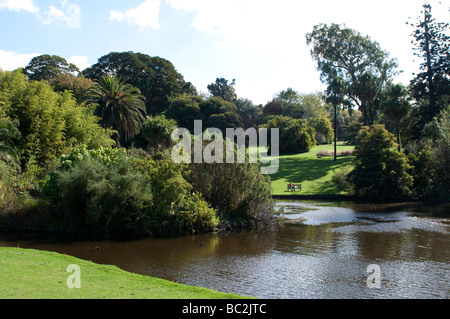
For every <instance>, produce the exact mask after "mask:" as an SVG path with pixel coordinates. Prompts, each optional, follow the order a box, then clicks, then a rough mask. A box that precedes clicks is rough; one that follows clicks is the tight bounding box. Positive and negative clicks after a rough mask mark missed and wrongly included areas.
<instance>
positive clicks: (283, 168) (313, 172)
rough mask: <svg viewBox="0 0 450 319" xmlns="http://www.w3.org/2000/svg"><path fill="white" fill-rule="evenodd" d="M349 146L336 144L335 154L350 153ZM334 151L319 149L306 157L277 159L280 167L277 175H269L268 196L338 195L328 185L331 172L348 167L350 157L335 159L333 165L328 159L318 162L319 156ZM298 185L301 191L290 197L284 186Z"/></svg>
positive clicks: (315, 149) (327, 157)
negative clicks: (270, 182)
mask: <svg viewBox="0 0 450 319" xmlns="http://www.w3.org/2000/svg"><path fill="white" fill-rule="evenodd" d="M353 149H354V147H353V146H348V145H345V144H343V143H339V144H338V153H339V152H343V151H348V150H353ZM330 151H334V145H321V146H317V147H315V148H313V149H312V150H311V151H310V152H308V153H303V154H292V155H282V156H280V167H279V170H278V173H277V174H274V175H271V179H272V188H273V190H272V195H292V194H298V195H336V194H340V191H339V190H338V189H337V188H336V186H335V185H334V184H333V183H332V181H331V178H332V177H333V171H335V170H337V169H339V168H340V167H342V166H344V165H350V164H352V161H353V157H351V156H346V157H338V160H337V161H334V158H333V157H332V156H325V157H322V158H318V156H317V154H318V153H319V152H330ZM289 182H292V183H294V184H301V185H302V191H301V192H296V193H292V192H289V191H288V189H287V184H289Z"/></svg>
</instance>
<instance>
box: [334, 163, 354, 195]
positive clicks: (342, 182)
mask: <svg viewBox="0 0 450 319" xmlns="http://www.w3.org/2000/svg"><path fill="white" fill-rule="evenodd" d="M352 170H353V167H352V166H350V165H346V166H343V167H341V168H340V169H339V170H336V171H334V172H333V176H332V178H331V181H332V182H333V184H334V185H336V187H337V188H338V190H339V191H341V192H344V193H346V194H351V193H352V185H351V183H350V182H349V174H350V173H351V172H352Z"/></svg>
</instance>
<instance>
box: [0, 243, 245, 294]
mask: <svg viewBox="0 0 450 319" xmlns="http://www.w3.org/2000/svg"><path fill="white" fill-rule="evenodd" d="M72 264H75V265H78V266H79V267H80V282H81V288H73V289H70V288H68V285H67V279H68V277H69V276H70V275H71V274H72V273H69V272H67V267H68V266H69V265H72ZM0 270H1V271H0V299H235V298H244V297H240V296H237V295H233V294H226V293H220V292H217V291H213V290H209V289H205V288H197V287H191V286H185V285H180V284H176V283H172V282H169V281H165V280H162V279H156V278H152V277H147V276H141V275H137V274H132V273H128V272H125V271H123V270H121V269H119V268H117V267H115V266H106V265H98V264H94V263H92V262H88V261H84V260H80V259H77V258H75V257H71V256H67V255H61V254H57V253H53V252H46V251H38V250H28V249H20V248H0Z"/></svg>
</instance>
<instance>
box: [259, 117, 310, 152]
mask: <svg viewBox="0 0 450 319" xmlns="http://www.w3.org/2000/svg"><path fill="white" fill-rule="evenodd" d="M261 128H267V129H269V132H270V128H279V129H280V141H279V145H280V153H281V154H286V153H304V152H309V151H310V150H311V148H312V147H314V146H315V145H316V139H315V137H314V136H315V133H316V132H315V131H314V129H313V128H311V127H309V126H308V125H307V122H306V121H305V120H301V119H294V118H291V117H286V116H276V117H274V118H272V119H271V120H269V121H268V122H267V123H266V124H264V125H262V126H261ZM269 135H270V134H269ZM268 139H269V140H271V138H270V136H269V137H268Z"/></svg>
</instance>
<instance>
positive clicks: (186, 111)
mask: <svg viewBox="0 0 450 319" xmlns="http://www.w3.org/2000/svg"><path fill="white" fill-rule="evenodd" d="M202 102H203V98H202V97H201V96H195V95H181V96H179V97H177V98H175V99H173V101H172V102H171V103H170V106H169V109H168V110H167V111H166V112H165V115H166V116H167V117H168V118H171V119H174V120H176V121H177V123H178V126H179V127H182V128H186V129H188V130H189V131H190V132H191V133H194V121H195V120H203V115H202V113H201V111H200V104H201V103H202Z"/></svg>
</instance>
